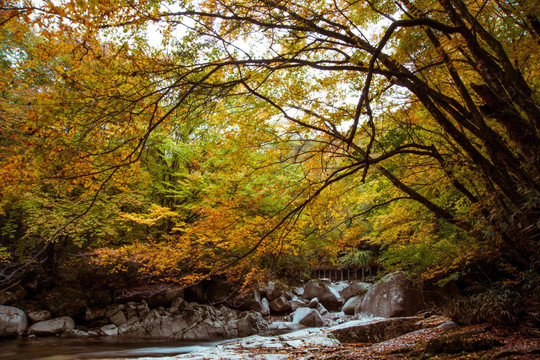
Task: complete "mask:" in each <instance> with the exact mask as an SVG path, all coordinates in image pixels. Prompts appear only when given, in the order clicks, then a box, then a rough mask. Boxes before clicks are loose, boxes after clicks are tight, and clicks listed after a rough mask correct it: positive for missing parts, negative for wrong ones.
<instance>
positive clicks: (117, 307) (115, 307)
mask: <svg viewBox="0 0 540 360" xmlns="http://www.w3.org/2000/svg"><path fill="white" fill-rule="evenodd" d="M125 308H126V305H124V304H112V305H109V306H107V311H106V312H105V316H106V317H107V318H109V319H110V318H111V317H113V316H114V315H116V314H117V313H119V312H123V311H124V309H125Z"/></svg>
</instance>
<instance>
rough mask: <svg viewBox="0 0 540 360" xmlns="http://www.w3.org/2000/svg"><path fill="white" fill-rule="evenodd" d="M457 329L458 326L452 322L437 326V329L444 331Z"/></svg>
mask: <svg viewBox="0 0 540 360" xmlns="http://www.w3.org/2000/svg"><path fill="white" fill-rule="evenodd" d="M457 327H458V324H456V323H455V322H453V321H446V322H443V323H442V324H440V325H438V326H437V328H438V329H444V330H451V329H455V328H457Z"/></svg>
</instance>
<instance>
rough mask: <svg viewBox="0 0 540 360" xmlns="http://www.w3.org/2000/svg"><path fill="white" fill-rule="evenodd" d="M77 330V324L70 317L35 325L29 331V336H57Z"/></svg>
mask: <svg viewBox="0 0 540 360" xmlns="http://www.w3.org/2000/svg"><path fill="white" fill-rule="evenodd" d="M74 328H75V322H74V321H73V319H72V318H70V317H69V316H62V317H59V318H55V319H51V320H45V321H40V322H37V323H35V324H34V325H32V326H30V328H29V329H28V335H32V334H35V335H56V334H61V333H63V332H64V331H66V330H72V329H74Z"/></svg>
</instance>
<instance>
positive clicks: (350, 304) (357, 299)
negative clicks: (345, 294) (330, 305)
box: [341, 295, 364, 315]
mask: <svg viewBox="0 0 540 360" xmlns="http://www.w3.org/2000/svg"><path fill="white" fill-rule="evenodd" d="M363 298H364V297H363V296H360V295H356V296H353V297H352V298H350V299H349V300H347V301H346V302H345V304H344V305H343V308H341V311H343V313H344V314H345V315H354V313H355V309H356V308H358V307H360V306H361V304H362V299H363Z"/></svg>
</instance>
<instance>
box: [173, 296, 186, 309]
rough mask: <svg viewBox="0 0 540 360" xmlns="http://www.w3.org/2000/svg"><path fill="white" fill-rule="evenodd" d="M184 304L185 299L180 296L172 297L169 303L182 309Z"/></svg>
mask: <svg viewBox="0 0 540 360" xmlns="http://www.w3.org/2000/svg"><path fill="white" fill-rule="evenodd" d="M186 305H187V301H185V300H184V299H182V298H181V297H179V298H176V299H174V300H173V301H172V303H171V307H175V308H177V309H184V308H185V306H186Z"/></svg>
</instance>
